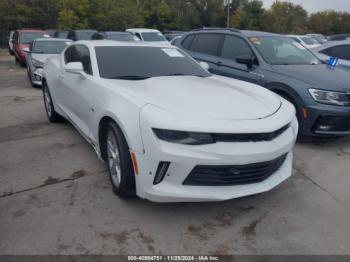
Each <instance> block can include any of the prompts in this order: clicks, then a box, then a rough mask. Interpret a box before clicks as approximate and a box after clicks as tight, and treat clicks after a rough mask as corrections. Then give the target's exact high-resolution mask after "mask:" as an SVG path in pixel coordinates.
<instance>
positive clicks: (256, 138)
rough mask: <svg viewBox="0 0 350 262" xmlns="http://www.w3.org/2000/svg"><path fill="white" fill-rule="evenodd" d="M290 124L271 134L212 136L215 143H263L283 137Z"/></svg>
mask: <svg viewBox="0 0 350 262" xmlns="http://www.w3.org/2000/svg"><path fill="white" fill-rule="evenodd" d="M289 127H290V124H288V125H286V126H284V127H282V128H280V129H278V130H276V131H274V132H271V133H258V134H212V136H213V139H214V141H216V142H261V141H272V140H274V139H275V138H276V137H278V136H280V135H282V134H283V133H284V132H285V131H286V130H287V129H288V128H289Z"/></svg>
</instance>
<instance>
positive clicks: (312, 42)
mask: <svg viewBox="0 0 350 262" xmlns="http://www.w3.org/2000/svg"><path fill="white" fill-rule="evenodd" d="M300 39H301V40H303V42H304V43H305V44H307V45H316V44H318V43H317V41H316V40H315V39H312V38H311V37H308V36H301V37H300Z"/></svg>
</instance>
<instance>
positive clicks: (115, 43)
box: [73, 40, 177, 49]
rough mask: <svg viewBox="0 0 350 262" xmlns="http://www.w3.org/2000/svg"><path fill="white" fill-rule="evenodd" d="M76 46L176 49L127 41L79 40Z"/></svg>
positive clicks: (149, 43)
mask: <svg viewBox="0 0 350 262" xmlns="http://www.w3.org/2000/svg"><path fill="white" fill-rule="evenodd" d="M76 44H84V45H86V46H89V47H92V48H93V47H99V46H139V47H161V48H166V49H169V48H175V49H177V47H176V46H171V45H169V46H164V45H162V44H156V43H151V42H142V41H135V42H133V41H127V42H125V41H124V42H122V41H114V40H113V41H112V40H103V41H101V40H81V41H76V42H74V43H73V45H76Z"/></svg>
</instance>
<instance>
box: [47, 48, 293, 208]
mask: <svg viewBox="0 0 350 262" xmlns="http://www.w3.org/2000/svg"><path fill="white" fill-rule="evenodd" d="M204 68H205V66H204V64H202V65H200V64H198V63H197V62H196V61H195V60H193V59H192V58H191V57H189V56H188V55H187V54H186V53H184V52H183V51H181V50H179V49H177V48H176V47H171V46H169V47H164V45H163V46H162V45H154V44H147V43H138V42H134V43H126V42H115V41H81V42H76V43H74V44H72V45H71V46H69V47H68V48H66V49H65V50H64V51H63V53H62V54H61V56H60V57H52V58H50V59H48V60H47V62H46V63H45V65H44V72H43V75H44V78H43V93H44V102H45V108H46V112H47V115H48V117H49V119H50V120H51V121H52V122H57V121H60V120H62V119H63V118H64V119H67V120H69V121H70V122H71V123H72V124H73V125H74V126H75V127H76V128H77V130H78V131H79V132H80V133H81V134H82V135H83V136H84V137H85V138H86V140H87V141H88V142H89V143H90V144H91V145H92V146H93V147H94V149H95V150H96V152H97V154H98V156H99V157H100V158H101V159H102V160H104V161H106V162H107V166H108V169H109V173H110V178H111V182H112V186H113V190H114V192H115V193H116V194H117V195H119V196H121V197H128V196H133V195H138V196H139V197H141V198H144V199H148V200H151V201H155V202H183V201H219V200H226V199H231V198H237V197H242V196H247V195H252V194H257V193H261V192H265V191H268V190H270V189H272V188H274V187H275V186H277V185H278V184H280V183H281V182H282V181H284V180H286V179H287V178H288V177H290V176H291V174H292V150H293V146H294V144H295V140H296V137H297V132H298V123H297V120H296V118H295V109H294V107H293V106H292V105H291V104H290V103H289V102H287V101H286V100H284V99H283V98H281V97H279V96H277V95H276V94H274V93H272V92H270V91H268V90H266V89H265V88H262V87H259V86H257V85H254V84H251V83H247V82H243V81H239V80H233V79H230V78H225V77H221V76H213V75H211V74H210V73H208V71H207V70H205V69H204Z"/></svg>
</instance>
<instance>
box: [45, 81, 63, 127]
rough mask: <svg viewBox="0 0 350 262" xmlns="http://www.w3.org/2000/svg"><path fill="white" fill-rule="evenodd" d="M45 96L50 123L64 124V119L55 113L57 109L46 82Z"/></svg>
mask: <svg viewBox="0 0 350 262" xmlns="http://www.w3.org/2000/svg"><path fill="white" fill-rule="evenodd" d="M43 96H44V104H45V111H46V114H47V117H48V118H49V120H50V122H52V123H58V122H62V120H63V118H62V117H61V116H60V115H59V114H58V113H57V112H56V111H55V108H54V106H53V103H52V97H51V94H50V90H49V87H48V86H47V83H46V82H43Z"/></svg>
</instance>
